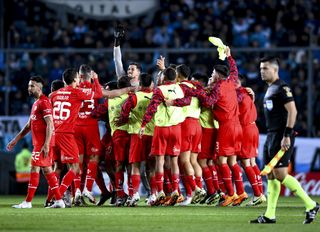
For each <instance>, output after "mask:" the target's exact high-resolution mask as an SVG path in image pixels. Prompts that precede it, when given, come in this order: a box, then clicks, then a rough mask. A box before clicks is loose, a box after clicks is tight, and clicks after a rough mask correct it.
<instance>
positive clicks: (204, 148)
mask: <svg viewBox="0 0 320 232" xmlns="http://www.w3.org/2000/svg"><path fill="white" fill-rule="evenodd" d="M191 80H193V82H194V83H196V84H199V85H201V86H203V87H205V86H207V84H208V86H209V88H210V86H211V85H212V78H210V80H209V82H208V77H207V76H206V75H203V74H200V73H195V74H193V75H192V78H191ZM199 121H200V124H201V127H202V139H201V151H200V153H199V155H198V162H199V164H200V166H201V168H202V177H203V179H204V181H205V183H206V187H207V196H206V197H205V198H204V199H203V200H202V202H200V203H202V204H203V203H206V204H208V205H211V204H212V205H216V204H217V203H218V202H219V199H220V194H217V192H216V191H217V190H219V185H218V179H217V170H216V168H215V165H214V164H211V165H210V166H209V165H208V163H209V160H212V159H214V155H215V148H216V138H217V129H218V128H215V127H217V126H215V124H214V118H213V114H212V110H211V109H208V108H205V107H201V112H200V118H199Z"/></svg>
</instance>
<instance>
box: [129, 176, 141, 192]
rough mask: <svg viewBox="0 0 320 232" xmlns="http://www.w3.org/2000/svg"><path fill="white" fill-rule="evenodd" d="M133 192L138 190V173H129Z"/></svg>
mask: <svg viewBox="0 0 320 232" xmlns="http://www.w3.org/2000/svg"><path fill="white" fill-rule="evenodd" d="M131 182H132V189H133V194H135V193H137V192H139V186H140V175H131Z"/></svg>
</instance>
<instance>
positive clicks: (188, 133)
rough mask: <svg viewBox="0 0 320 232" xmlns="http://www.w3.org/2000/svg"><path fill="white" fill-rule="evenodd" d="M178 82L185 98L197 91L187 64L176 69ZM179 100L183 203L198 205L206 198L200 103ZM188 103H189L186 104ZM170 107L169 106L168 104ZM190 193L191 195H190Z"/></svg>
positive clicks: (191, 100) (190, 100) (193, 98)
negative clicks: (203, 180)
mask: <svg viewBox="0 0 320 232" xmlns="http://www.w3.org/2000/svg"><path fill="white" fill-rule="evenodd" d="M176 71H177V80H178V81H179V82H180V87H181V89H182V90H183V92H184V95H185V96H189V91H190V89H194V91H196V87H195V85H194V83H192V82H191V81H188V77H189V75H190V68H189V67H188V66H186V65H185V64H181V65H178V66H177V67H176ZM184 99H185V100H186V101H185V100H184ZM184 99H177V100H175V101H173V104H174V105H175V106H183V113H184V116H185V120H184V121H183V123H182V124H181V131H182V134H181V154H180V156H179V163H180V167H181V168H182V172H183V173H184V178H185V185H186V189H187V190H188V188H189V191H190V189H191V191H192V192H193V193H194V194H192V193H191V196H188V195H190V192H189V191H187V198H186V200H185V201H184V202H183V203H181V204H182V205H188V204H190V203H194V204H196V203H198V202H200V201H202V200H203V198H205V196H206V191H205V190H204V189H203V188H202V180H201V177H202V169H201V167H200V165H199V163H198V160H197V158H198V153H199V151H200V149H201V137H202V130H201V125H200V122H199V117H200V112H201V108H200V103H199V100H198V99H197V98H196V97H191V96H189V97H188V98H184ZM186 102H187V103H186ZM167 105H168V104H167ZM188 192H189V193H188Z"/></svg>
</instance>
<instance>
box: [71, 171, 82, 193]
mask: <svg viewBox="0 0 320 232" xmlns="http://www.w3.org/2000/svg"><path fill="white" fill-rule="evenodd" d="M73 183H74V188H75V191H76V190H77V189H80V183H81V174H80V173H79V174H78V175H76V176H75V178H74V180H73Z"/></svg>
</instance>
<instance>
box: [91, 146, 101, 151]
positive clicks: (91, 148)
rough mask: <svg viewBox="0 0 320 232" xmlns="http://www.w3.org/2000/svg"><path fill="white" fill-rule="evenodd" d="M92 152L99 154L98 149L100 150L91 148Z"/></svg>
mask: <svg viewBox="0 0 320 232" xmlns="http://www.w3.org/2000/svg"><path fill="white" fill-rule="evenodd" d="M91 151H92V152H97V151H99V149H98V148H95V147H92V148H91Z"/></svg>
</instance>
